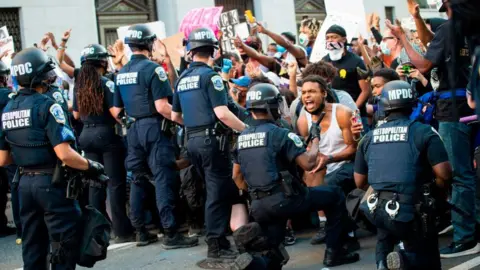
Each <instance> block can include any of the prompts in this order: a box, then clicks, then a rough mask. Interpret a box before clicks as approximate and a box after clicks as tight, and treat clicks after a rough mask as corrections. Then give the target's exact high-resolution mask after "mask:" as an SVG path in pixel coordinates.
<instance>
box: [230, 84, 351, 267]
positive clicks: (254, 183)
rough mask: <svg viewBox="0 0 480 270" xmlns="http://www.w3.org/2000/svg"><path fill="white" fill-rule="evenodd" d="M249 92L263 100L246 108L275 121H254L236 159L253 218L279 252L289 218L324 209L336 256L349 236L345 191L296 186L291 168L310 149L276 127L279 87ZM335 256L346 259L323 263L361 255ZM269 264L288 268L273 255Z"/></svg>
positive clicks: (261, 87)
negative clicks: (250, 201) (256, 110)
mask: <svg viewBox="0 0 480 270" xmlns="http://www.w3.org/2000/svg"><path fill="white" fill-rule="evenodd" d="M251 92H257V93H260V97H259V98H255V99H252V97H254V96H255V95H248V94H247V109H258V108H261V109H267V108H268V113H269V114H270V115H271V118H270V119H266V120H253V121H252V122H251V126H250V127H248V128H246V129H245V130H244V131H242V133H241V134H240V136H239V138H238V142H237V149H236V150H235V155H234V156H235V163H237V164H239V165H240V168H241V172H242V175H243V176H244V178H245V181H246V183H247V185H248V191H249V193H250V197H251V198H252V200H253V201H252V203H251V212H250V213H251V216H252V218H253V219H254V220H255V222H258V223H259V224H260V226H261V227H262V229H263V231H264V233H265V234H266V236H267V238H268V248H270V249H277V248H278V247H279V246H280V245H281V244H282V243H283V241H284V237H285V224H286V221H287V219H288V218H290V217H292V216H294V215H297V214H298V213H301V212H307V211H318V210H320V209H322V210H324V211H325V213H326V216H327V218H328V223H327V228H326V229H327V239H326V243H327V252H326V254H327V253H330V252H333V251H335V253H337V252H338V250H340V249H341V248H342V245H343V243H344V240H345V239H344V237H343V236H345V235H346V232H348V231H351V230H348V229H351V228H346V227H347V226H346V225H345V224H347V223H348V221H347V220H348V217H347V211H346V208H345V197H344V195H343V192H342V190H341V189H340V188H339V187H336V186H335V187H334V186H319V187H314V188H306V187H303V186H301V185H300V184H298V185H295V182H296V183H300V181H301V180H300V179H298V178H296V176H297V173H296V167H295V166H293V165H294V164H295V161H296V158H297V157H298V156H300V155H302V154H304V153H305V152H306V150H305V147H304V144H303V142H302V141H301V139H300V138H299V137H298V136H297V135H296V134H294V133H292V132H290V131H289V130H288V129H285V128H281V127H279V126H277V125H276V124H275V122H274V119H275V118H278V117H279V116H278V113H277V116H273V115H274V114H275V113H272V112H271V111H270V109H272V110H274V109H276V110H278V103H279V102H280V100H281V96H280V93H279V91H278V89H276V87H275V86H273V85H270V84H264V83H261V84H257V85H255V86H253V87H251V88H250V89H249V93H251ZM266 106H268V107H266ZM275 106H276V107H275ZM318 133H320V131H318ZM282 182H283V183H282ZM288 182H293V185H291V186H288V187H287V186H286V185H285V183H288ZM342 222H343V223H342ZM337 255H339V257H342V256H345V257H342V258H341V259H340V260H336V259H333V258H332V257H329V258H327V255H325V260H324V264H325V265H326V266H334V265H338V264H343V263H347V262H354V261H357V260H358V254H349V255H345V254H342V255H340V252H338V253H337ZM331 259H333V260H331ZM267 261H268V264H269V268H268V269H279V265H281V264H284V263H286V262H285V260H284V258H280V257H278V256H270V257H269V259H267ZM340 261H343V262H341V263H339V262H340ZM270 267H271V268H270ZM280 268H281V267H280Z"/></svg>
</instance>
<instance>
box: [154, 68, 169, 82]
mask: <svg viewBox="0 0 480 270" xmlns="http://www.w3.org/2000/svg"><path fill="white" fill-rule="evenodd" d="M155 73H157V74H158V78H159V79H160V81H162V82H164V81H166V80H167V79H168V77H167V73H166V72H165V70H164V69H163V68H162V67H157V68H156V69H155Z"/></svg>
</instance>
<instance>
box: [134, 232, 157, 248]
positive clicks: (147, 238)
mask: <svg viewBox="0 0 480 270" xmlns="http://www.w3.org/2000/svg"><path fill="white" fill-rule="evenodd" d="M136 240H137V247H143V246H146V245H149V244H151V243H155V242H157V241H158V237H157V235H155V234H151V233H149V232H148V231H147V229H145V228H141V229H137V237H136Z"/></svg>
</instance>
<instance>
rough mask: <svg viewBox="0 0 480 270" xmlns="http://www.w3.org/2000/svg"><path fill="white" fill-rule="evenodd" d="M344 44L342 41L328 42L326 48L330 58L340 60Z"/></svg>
mask: <svg viewBox="0 0 480 270" xmlns="http://www.w3.org/2000/svg"><path fill="white" fill-rule="evenodd" d="M344 46H345V45H344V44H343V43H340V42H327V44H326V49H327V52H328V55H329V56H330V60H332V61H338V60H340V59H342V56H343V51H344Z"/></svg>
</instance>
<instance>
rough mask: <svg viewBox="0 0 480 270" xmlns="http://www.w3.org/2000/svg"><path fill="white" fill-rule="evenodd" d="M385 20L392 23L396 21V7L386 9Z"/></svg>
mask: <svg viewBox="0 0 480 270" xmlns="http://www.w3.org/2000/svg"><path fill="white" fill-rule="evenodd" d="M385 18H387V19H389V20H390V21H391V22H392V23H393V22H394V21H395V7H385Z"/></svg>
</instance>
